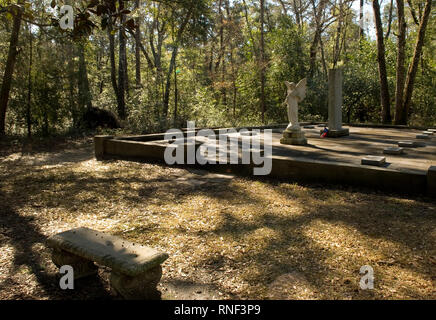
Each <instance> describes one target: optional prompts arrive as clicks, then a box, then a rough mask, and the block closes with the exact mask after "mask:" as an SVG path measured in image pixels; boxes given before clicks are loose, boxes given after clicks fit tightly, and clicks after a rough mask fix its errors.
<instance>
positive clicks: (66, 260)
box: [51, 249, 98, 280]
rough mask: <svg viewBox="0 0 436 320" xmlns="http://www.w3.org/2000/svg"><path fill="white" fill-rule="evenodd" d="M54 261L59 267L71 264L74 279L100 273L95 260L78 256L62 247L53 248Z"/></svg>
mask: <svg viewBox="0 0 436 320" xmlns="http://www.w3.org/2000/svg"><path fill="white" fill-rule="evenodd" d="M51 258H52V261H53V263H54V264H55V265H56V266H57V267H58V268H61V267H62V266H71V267H73V270H74V279H75V280H78V279H82V278H86V277H90V276H95V275H97V273H98V268H97V266H96V265H95V264H94V262H92V261H90V260H87V259H84V258H82V257H79V256H76V255H74V254H72V253H69V252H67V251H65V250H61V249H53V251H52V256H51Z"/></svg>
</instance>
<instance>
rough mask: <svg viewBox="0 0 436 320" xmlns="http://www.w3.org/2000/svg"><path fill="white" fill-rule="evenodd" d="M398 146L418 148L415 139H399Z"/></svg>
mask: <svg viewBox="0 0 436 320" xmlns="http://www.w3.org/2000/svg"><path fill="white" fill-rule="evenodd" d="M398 146H399V147H401V148H416V147H417V146H416V144H415V142H414V141H399V142H398Z"/></svg>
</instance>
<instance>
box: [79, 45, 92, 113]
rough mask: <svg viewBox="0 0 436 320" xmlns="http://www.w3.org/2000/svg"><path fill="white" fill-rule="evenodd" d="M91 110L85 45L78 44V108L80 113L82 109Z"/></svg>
mask: <svg viewBox="0 0 436 320" xmlns="http://www.w3.org/2000/svg"><path fill="white" fill-rule="evenodd" d="M85 107H86V108H88V110H89V109H91V108H92V96H91V90H90V88H89V80H88V70H87V68H86V60H85V45H84V44H82V43H81V44H79V108H80V112H83V111H84V109H85Z"/></svg>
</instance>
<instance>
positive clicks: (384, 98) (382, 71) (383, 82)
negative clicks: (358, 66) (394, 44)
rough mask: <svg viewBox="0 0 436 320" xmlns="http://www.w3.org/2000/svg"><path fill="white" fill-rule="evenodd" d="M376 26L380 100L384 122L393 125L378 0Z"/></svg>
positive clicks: (375, 4)
mask: <svg viewBox="0 0 436 320" xmlns="http://www.w3.org/2000/svg"><path fill="white" fill-rule="evenodd" d="M372 6H373V9H374V16H375V25H376V31H377V62H378V72H379V78H380V99H381V105H382V122H383V123H391V122H392V119H391V102H390V96H389V86H388V77H387V72H386V56H385V44H384V39H383V25H382V21H381V16H380V4H379V2H378V0H373V2H372Z"/></svg>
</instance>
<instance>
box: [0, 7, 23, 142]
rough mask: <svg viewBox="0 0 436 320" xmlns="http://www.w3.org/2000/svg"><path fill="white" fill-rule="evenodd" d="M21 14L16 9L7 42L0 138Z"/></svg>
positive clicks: (1, 95)
mask: <svg viewBox="0 0 436 320" xmlns="http://www.w3.org/2000/svg"><path fill="white" fill-rule="evenodd" d="M19 4H23V1H19ZM22 14H23V12H22V10H21V8H16V10H15V13H14V18H13V26H12V33H11V39H10V41H9V52H8V59H7V61H6V67H5V72H4V75H3V83H2V87H1V91H0V136H2V135H4V134H5V122H6V110H7V107H8V102H9V94H10V92H11V84H12V76H13V73H14V67H15V62H16V60H17V54H18V52H17V44H18V37H19V34H20V27H21V17H22Z"/></svg>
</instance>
